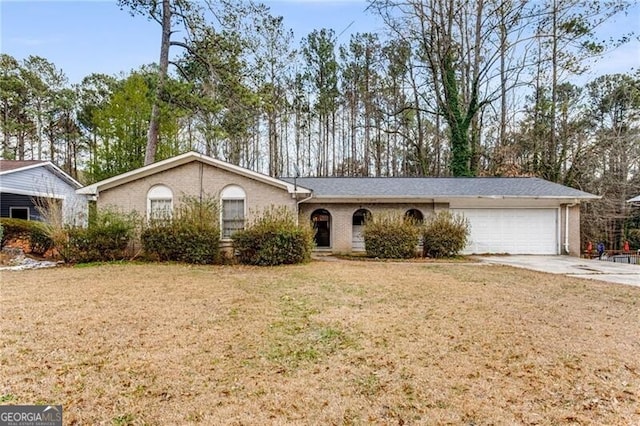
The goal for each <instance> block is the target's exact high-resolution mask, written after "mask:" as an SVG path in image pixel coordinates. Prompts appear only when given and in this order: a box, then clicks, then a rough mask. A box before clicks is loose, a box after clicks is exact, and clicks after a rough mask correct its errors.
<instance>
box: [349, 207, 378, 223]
mask: <svg viewBox="0 0 640 426" xmlns="http://www.w3.org/2000/svg"><path fill="white" fill-rule="evenodd" d="M372 217H373V213H371V210H369V209H364V208H360V209H358V210H356V211H354V212H353V214H352V215H351V224H352V225H355V226H358V225H364V224H365V223H366V222H367V220H370V219H371V218H372ZM356 218H357V219H356ZM356 222H359V223H356Z"/></svg>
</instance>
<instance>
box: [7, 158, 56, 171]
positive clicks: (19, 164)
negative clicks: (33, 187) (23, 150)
mask: <svg viewBox="0 0 640 426" xmlns="http://www.w3.org/2000/svg"><path fill="white" fill-rule="evenodd" d="M42 163H46V161H40V160H0V172H8V171H10V170H15V169H21V168H23V167H27V166H33V165H35V164H42Z"/></svg>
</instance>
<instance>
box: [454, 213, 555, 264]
mask: <svg viewBox="0 0 640 426" xmlns="http://www.w3.org/2000/svg"><path fill="white" fill-rule="evenodd" d="M453 211H454V212H456V213H462V214H464V216H465V217H466V218H467V219H469V222H470V225H471V234H470V236H469V243H468V244H467V247H466V248H465V250H464V253H465V254H472V253H477V254H481V253H508V254H552V255H553V254H558V235H559V232H558V209H554V208H549V209H542V208H541V209H524V208H511V209H505V208H502V209H498V208H496V209H453Z"/></svg>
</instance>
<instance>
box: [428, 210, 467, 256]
mask: <svg viewBox="0 0 640 426" xmlns="http://www.w3.org/2000/svg"><path fill="white" fill-rule="evenodd" d="M469 233H470V227H469V221H468V220H467V219H466V218H465V217H464V216H463V215H461V214H454V213H451V212H450V211H446V210H444V211H440V212H438V213H436V214H434V215H432V216H431V217H430V218H429V219H428V220H427V222H426V223H425V224H424V228H423V233H422V238H423V243H424V255H425V256H429V257H454V256H457V255H458V254H459V253H460V252H461V251H462V250H463V249H464V248H465V246H466V245H467V240H468V238H469Z"/></svg>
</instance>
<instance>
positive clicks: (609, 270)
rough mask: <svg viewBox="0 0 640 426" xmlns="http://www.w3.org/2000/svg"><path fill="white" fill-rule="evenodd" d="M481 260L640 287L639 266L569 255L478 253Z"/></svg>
mask: <svg viewBox="0 0 640 426" xmlns="http://www.w3.org/2000/svg"><path fill="white" fill-rule="evenodd" d="M478 259H480V260H481V261H482V262H485V263H493V264H498V265H509V266H515V267H517V268H524V269H532V270H534V271H541V272H548V273H550V274H561V275H567V276H569V277H577V278H587V279H592V280H600V281H606V282H610V283H617V284H627V285H633V286H637V287H640V265H628V264H624V263H614V262H603V261H600V260H590V259H581V258H578V257H571V256H519V255H517V256H486V257H485V256H479V257H478Z"/></svg>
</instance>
